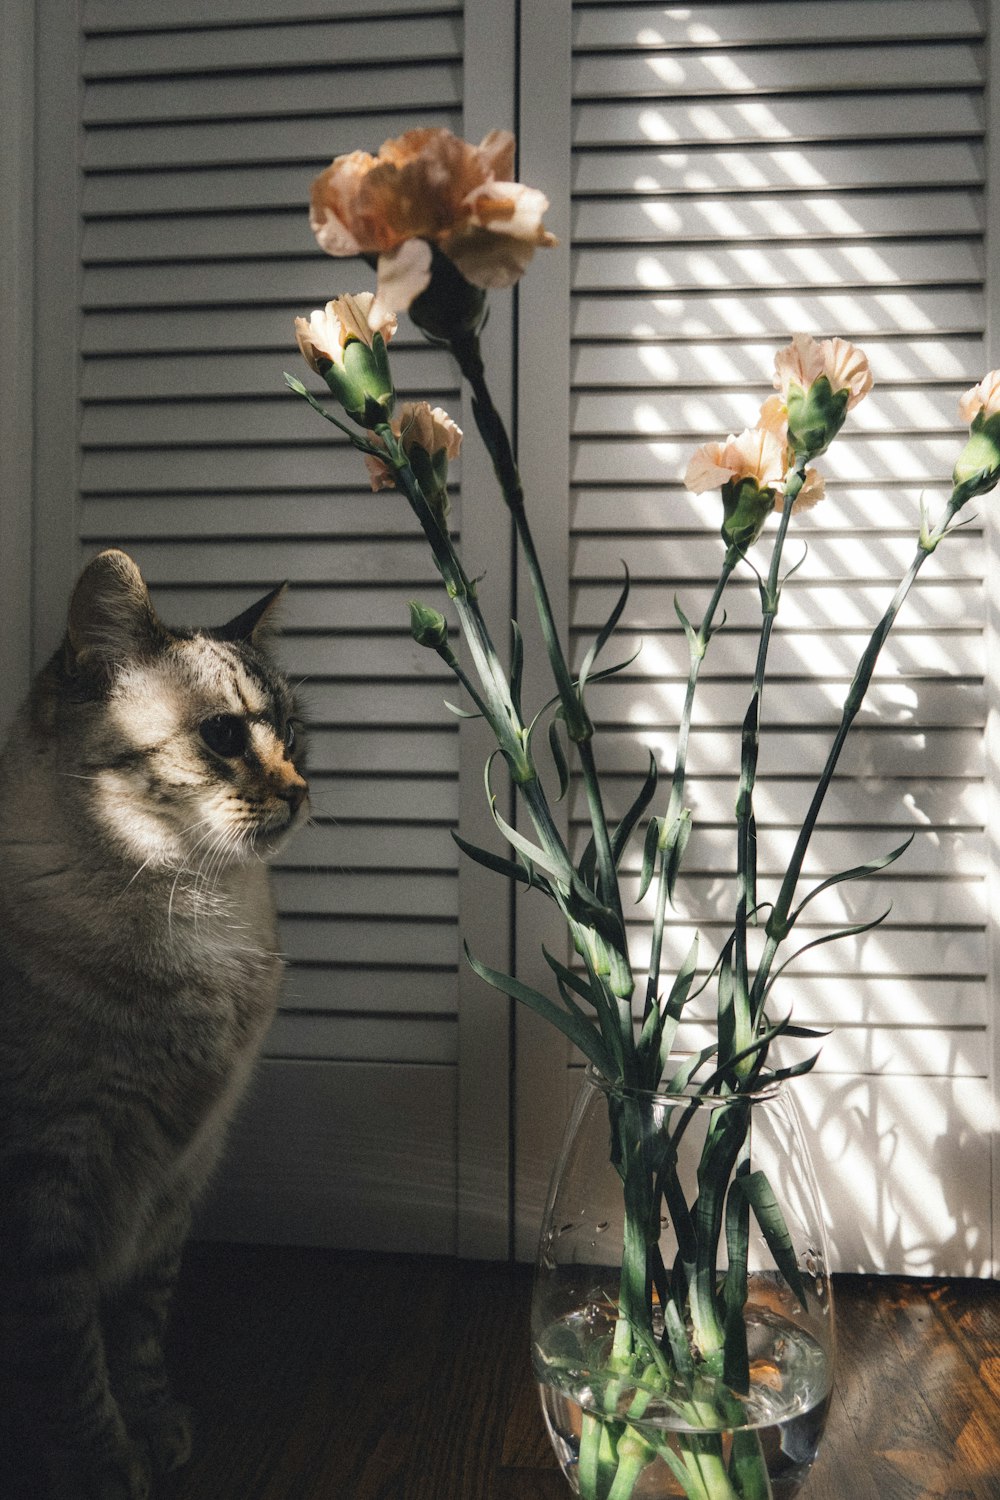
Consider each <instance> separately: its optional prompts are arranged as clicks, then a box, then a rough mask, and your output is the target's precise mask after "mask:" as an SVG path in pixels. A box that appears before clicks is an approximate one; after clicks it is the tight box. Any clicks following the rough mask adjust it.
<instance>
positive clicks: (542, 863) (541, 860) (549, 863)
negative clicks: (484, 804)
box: [490, 796, 572, 885]
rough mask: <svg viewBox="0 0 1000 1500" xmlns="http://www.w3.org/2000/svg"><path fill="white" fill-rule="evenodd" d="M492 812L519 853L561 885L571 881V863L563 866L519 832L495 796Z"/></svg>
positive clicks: (491, 803) (491, 801) (501, 829)
mask: <svg viewBox="0 0 1000 1500" xmlns="http://www.w3.org/2000/svg"><path fill="white" fill-rule="evenodd" d="M490 812H491V813H492V814H493V821H494V823H495V824H496V825H497V827H498V828H499V830H500V832H501V833H502V834H503V836H504V838H505V839H506V840H507V842H508V844H510V845H511V846H512V848H514V849H516V850H517V852H518V853H519V854H523V855H524V856H525V858H526V859H530V861H531V863H532V864H533V865H537V866H538V867H539V869H541V870H544V871H545V873H546V875H550V876H551V877H552V879H553V880H556V881H558V882H559V884H560V885H566V884H568V883H569V880H570V876H571V873H572V872H571V871H570V868H569V865H568V864H567V865H566V866H561V865H559V864H557V863H556V860H555V858H554V857H553V856H551V855H549V854H547V853H546V852H545V850H543V849H540V848H539V847H538V845H537V844H533V843H532V842H531V840H530V839H526V838H525V837H524V835H523V834H522V833H518V831H517V829H516V828H514V827H512V826H511V824H510V823H508V822H507V819H506V818H505V817H504V816H503V815H502V813H500V812H499V811H498V810H497V799H496V797H493V796H491V797H490Z"/></svg>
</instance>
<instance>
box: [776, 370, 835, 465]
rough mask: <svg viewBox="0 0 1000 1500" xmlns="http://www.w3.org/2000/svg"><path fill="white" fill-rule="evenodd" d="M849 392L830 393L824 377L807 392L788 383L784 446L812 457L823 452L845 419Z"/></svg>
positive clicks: (827, 381)
mask: <svg viewBox="0 0 1000 1500" xmlns="http://www.w3.org/2000/svg"><path fill="white" fill-rule="evenodd" d="M848 395H849V392H848V391H846V390H843V391H834V390H833V389H832V388H831V386H830V382H829V380H828V379H827V377H826V376H825V375H820V376H819V378H818V379H816V380H814V381H813V383H812V385H811V386H809V388H808V390H803V389H802V387H801V386H800V385H797V384H796V383H795V382H794V381H791V382H790V383H789V386H788V392H787V394H786V396H785V406H786V408H787V411H788V443H789V446H790V447H791V448H792V450H793V452H795V453H796V454H802V455H804V456H806V457H808V458H815V457H816V456H817V455H818V454H820V453H825V452H826V450H827V448H829V446H830V444H831V443H832V442H833V440H834V438H835V437H836V436H837V433H838V432H839V431H840V429H841V427H843V425H844V418H845V417H846V416H847V400H848Z"/></svg>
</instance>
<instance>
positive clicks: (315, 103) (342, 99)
mask: <svg viewBox="0 0 1000 1500" xmlns="http://www.w3.org/2000/svg"><path fill="white" fill-rule="evenodd" d="M461 80H462V70H461V67H460V65H459V64H458V63H457V62H454V63H452V62H430V63H424V64H422V65H421V66H419V67H411V66H409V65H407V64H400V65H396V66H394V65H392V64H389V65H387V66H385V67H379V68H366V67H358V68H339V67H337V66H336V60H335V59H333V58H331V59H330V60H329V66H327V67H326V68H321V69H317V70H313V69H307V70H299V71H288V72H279V73H276V74H275V75H274V76H273V77H269V76H268V75H267V74H266V73H262V74H260V75H259V76H258V77H256V78H255V79H254V86H253V91H252V93H249V94H248V92H247V86H246V84H245V83H244V82H243V81H242V80H241V79H240V78H239V77H233V78H214V77H205V78H199V77H187V78H182V79H174V78H162V79H160V78H152V79H141V80H136V81H128V80H116V81H109V82H96V83H90V84H88V85H87V88H86V90H85V92H84V99H83V120H84V123H85V125H87V126H91V127H92V126H96V125H108V124H126V123H128V124H137V125H141V124H153V123H157V122H170V123H172V124H176V123H178V122H180V121H183V120H209V119H215V120H219V119H230V120H240V119H243V118H244V117H245V116H247V115H252V116H253V117H254V118H256V119H261V118H266V117H267V116H269V115H281V116H285V117H287V116H289V115H312V116H314V117H315V116H317V115H319V116H322V115H325V114H328V113H329V112H330V111H331V109H336V110H337V111H338V112H340V111H343V112H344V113H355V112H358V113H364V112H365V111H366V110H371V111H373V112H375V113H378V114H384V113H385V112H386V111H388V110H389V109H392V108H394V107H395V106H398V107H399V108H400V109H403V110H407V109H422V108H425V107H433V108H436V109H439V108H441V106H442V105H445V106H448V107H449V108H457V107H458V105H459V104H460V102H461ZM377 144H378V143H376V145H377Z"/></svg>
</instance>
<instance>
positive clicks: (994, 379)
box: [958, 370, 1000, 425]
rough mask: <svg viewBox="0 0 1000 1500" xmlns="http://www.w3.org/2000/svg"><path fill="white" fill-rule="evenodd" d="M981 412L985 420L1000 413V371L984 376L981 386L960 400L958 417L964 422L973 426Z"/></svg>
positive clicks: (992, 371)
mask: <svg viewBox="0 0 1000 1500" xmlns="http://www.w3.org/2000/svg"><path fill="white" fill-rule="evenodd" d="M980 412H982V413H983V416H984V418H986V417H993V416H995V415H996V413H997V412H1000V370H991V371H990V372H989V374H988V375H984V376H983V378H982V380H981V381H980V382H979V384H978V385H974V386H973V387H972V390H971V391H966V393H965V395H964V396H962V397H961V399H960V400H959V403H958V415H959V416H960V417H961V419H962V421H963V422H966V423H968V424H970V425H971V424H972V422H973V421H974V420H975V418H976V417H978V415H979V413H980Z"/></svg>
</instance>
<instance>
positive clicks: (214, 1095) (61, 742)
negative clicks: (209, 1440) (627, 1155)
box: [0, 552, 308, 1500]
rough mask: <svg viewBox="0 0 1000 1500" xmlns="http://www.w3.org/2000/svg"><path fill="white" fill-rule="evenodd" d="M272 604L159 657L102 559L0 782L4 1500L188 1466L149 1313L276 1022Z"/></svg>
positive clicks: (124, 1485) (132, 1493) (292, 818)
mask: <svg viewBox="0 0 1000 1500" xmlns="http://www.w3.org/2000/svg"><path fill="white" fill-rule="evenodd" d="M279 592H280V590H276V591H275V593H274V594H271V595H268V597H267V598H266V599H264V600H262V601H261V602H260V603H259V604H258V605H256V606H254V607H253V608H252V609H250V610H248V611H247V612H246V613H245V614H243V615H241V616H239V617H238V618H237V619H236V620H233V621H232V622H231V623H230V624H229V625H228V626H225V627H223V628H222V629H219V630H205V631H198V632H186V631H171V630H168V629H166V628H165V627H164V626H163V625H162V624H161V623H160V621H159V619H158V618H157V616H156V614H155V613H154V610H153V607H152V605H151V603H150V599H149V594H148V592H147V590H146V586H145V584H144V583H143V581H142V578H141V577H140V574H139V571H138V569H137V568H136V566H135V564H134V563H133V562H132V561H131V559H130V558H128V557H126V556H125V554H124V553H122V552H104V553H102V554H101V555H100V556H99V557H97V558H95V559H94V561H93V562H91V563H90V565H89V566H88V567H87V568H86V569H85V571H84V573H83V575H82V577H81V578H80V581H79V583H78V584H77V587H76V590H75V592H74V594H73V598H72V601H71V604H70V610H69V621H68V628H67V631H66V636H65V640H64V641H63V644H62V646H61V647H60V649H59V650H58V651H57V652H56V654H55V656H54V657H53V658H52V660H51V661H50V662H49V664H48V665H47V666H46V667H45V669H44V670H43V671H42V672H41V674H40V675H39V677H38V679H37V681H36V682H35V684H34V687H33V690H32V693H31V696H30V698H29V701H28V703H27V705H26V706H25V708H24V709H23V710H22V711H21V714H20V716H19V717H18V719H17V721H16V723H15V725H14V728H13V732H12V734H11V736H10V738H9V741H8V743H7V746H6V749H5V751H4V752H3V755H2V758H0V877H2V878H0V1395H2V1397H3V1411H4V1415H5V1417H6V1427H7V1429H8V1431H7V1439H8V1441H7V1450H8V1460H7V1461H8V1463H13V1462H14V1460H12V1459H10V1457H9V1453H10V1449H11V1446H12V1437H11V1435H12V1434H13V1439H14V1440H15V1441H14V1446H28V1445H24V1444H19V1443H18V1442H17V1441H16V1440H18V1439H23V1438H24V1436H25V1434H27V1433H30V1434H31V1436H32V1444H31V1446H33V1447H34V1450H35V1452H36V1462H38V1463H39V1464H40V1466H41V1475H40V1477H36V1478H35V1479H32V1480H27V1479H24V1478H23V1477H22V1479H21V1480H20V1481H14V1480H13V1479H11V1477H10V1475H9V1474H8V1475H7V1476H6V1483H5V1480H4V1478H3V1477H0V1493H2V1495H3V1497H4V1500H15V1497H16V1500H41V1497H42V1495H46V1496H48V1495H51V1496H52V1497H55V1500H144V1497H146V1496H148V1495H149V1494H150V1493H151V1484H152V1476H153V1475H154V1474H156V1473H158V1472H166V1471H167V1470H170V1469H172V1468H175V1467H177V1466H178V1465H180V1464H182V1463H184V1461H185V1460H186V1458H187V1457H188V1454H189V1452H190V1431H189V1424H188V1417H187V1414H186V1411H185V1409H184V1408H183V1407H180V1406H178V1405H177V1404H176V1403H175V1402H174V1400H173V1399H172V1397H171V1395H170V1391H169V1388H168V1384H167V1376H166V1373H165V1370H164V1361H163V1349H162V1334H163V1327H164V1321H165V1317H166V1312H167V1304H168V1301H169V1298H170V1293H171V1289H172V1286H173V1281H174V1277H175V1273H176V1270H177V1264H178V1259H179V1256H180V1250H181V1246H182V1243H183V1241H184V1238H185V1235H186V1233H187V1228H188V1221H189V1215H190V1210H191V1205H192V1201H193V1199H194V1198H195V1196H196V1194H197V1193H198V1191H199V1190H200V1189H201V1187H202V1186H203V1184H204V1183H205V1181H206V1178H207V1177H208V1174H209V1173H210V1171H211V1169H212V1167H213V1165H214V1163H215V1162H216V1160H217V1158H218V1156H219V1152H220V1148H221V1145H222V1140H223V1134H224V1130H225V1125H226V1122H227V1120H228V1119H229V1117H230V1115H231V1114H232V1111H233V1108H234V1106H235V1104H236V1102H237V1100H238V1098H239V1096H240V1094H241V1092H242V1090H243V1088H244V1085H245V1084H246V1081H247V1077H248V1074H249V1073H250V1070H251V1067H252V1064H253V1061H254V1058H255V1056H256V1053H257V1050H258V1047H259V1044H260V1042H261V1039H262V1037H263V1035H264V1032H265V1031H266V1029H267V1026H268V1022H269V1021H270V1019H271V1016H272V1014H273V1012H274V1007H275V1000H276V995H277V990H278V982H279V977H280V973H281V967H282V965H281V960H280V958H279V955H278V945H277V936H276V931H275V916H274V908H273V905H272V900H271V896H270V892H269V889H268V877H267V871H266V868H265V865H264V863H263V861H264V859H265V858H266V857H267V856H268V855H270V854H271V853H273V851H274V850H275V848H276V847H277V846H278V844H279V843H280V842H281V841H282V840H283V839H284V837H285V835H286V834H287V833H288V832H289V831H290V830H291V829H292V828H293V827H294V826H295V825H296V824H298V823H300V822H301V821H302V820H303V819H304V818H305V816H306V815H307V809H308V799H307V787H306V782H305V781H304V779H303V777H302V774H301V761H300V756H299V748H298V745H297V743H296V720H295V710H294V705H293V702H292V697H291V694H290V692H289V689H288V686H287V685H286V683H285V682H284V680H283V678H282V677H281V675H280V674H279V673H278V671H277V670H276V668H275V667H274V666H273V665H272V663H271V662H270V660H269V659H268V656H267V654H266V649H265V646H264V644H263V643H262V640H261V635H262V632H263V630H264V624H265V620H266V616H267V615H268V613H269V610H270V607H271V605H272V603H273V602H274V599H275V598H276V596H277V594H278V593H279ZM26 1461H27V1460H26V1459H25V1457H24V1455H23V1454H21V1455H20V1456H19V1457H18V1459H17V1464H19V1465H21V1466H22V1467H21V1468H20V1469H19V1470H18V1472H20V1473H21V1474H22V1476H23V1465H24V1463H25V1462H26ZM17 1485H20V1486H21V1487H20V1488H18V1487H16V1486H17Z"/></svg>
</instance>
